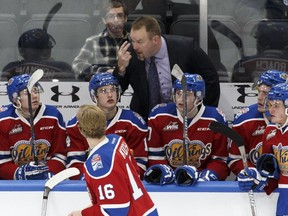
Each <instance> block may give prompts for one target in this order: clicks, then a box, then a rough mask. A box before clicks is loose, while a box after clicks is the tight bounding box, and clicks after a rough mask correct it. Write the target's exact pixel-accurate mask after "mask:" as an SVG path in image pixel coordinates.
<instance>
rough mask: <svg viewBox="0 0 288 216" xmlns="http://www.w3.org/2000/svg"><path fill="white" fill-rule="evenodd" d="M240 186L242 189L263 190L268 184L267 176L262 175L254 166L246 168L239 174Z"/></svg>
mask: <svg viewBox="0 0 288 216" xmlns="http://www.w3.org/2000/svg"><path fill="white" fill-rule="evenodd" d="M237 180H238V186H239V188H240V189H241V190H242V191H246V192H247V191H249V190H253V191H262V190H263V188H264V187H265V186H266V183H267V178H266V177H263V176H261V175H260V173H259V172H258V171H257V169H256V168H254V167H249V168H245V169H244V170H241V172H240V173H239V174H238V176H237Z"/></svg>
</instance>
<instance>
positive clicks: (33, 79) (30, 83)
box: [27, 69, 44, 165]
mask: <svg viewBox="0 0 288 216" xmlns="http://www.w3.org/2000/svg"><path fill="white" fill-rule="evenodd" d="M43 74H44V71H43V70H42V69H38V70H36V71H35V72H34V73H33V74H32V75H31V77H30V78H29V80H28V83H27V90H28V106H29V122H30V127H31V140H30V144H31V147H32V154H33V157H34V161H35V165H38V158H37V153H36V144H35V128H34V116H33V110H32V99H31V94H32V89H33V86H34V85H35V84H36V83H37V82H38V81H39V80H40V79H41V78H42V76H43Z"/></svg>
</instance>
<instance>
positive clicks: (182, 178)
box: [174, 165, 199, 186]
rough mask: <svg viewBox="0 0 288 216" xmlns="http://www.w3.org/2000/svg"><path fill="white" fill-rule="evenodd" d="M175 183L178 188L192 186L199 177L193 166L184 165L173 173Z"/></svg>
mask: <svg viewBox="0 0 288 216" xmlns="http://www.w3.org/2000/svg"><path fill="white" fill-rule="evenodd" d="M174 175H175V183H176V184H177V185H179V186H189V185H194V184H195V183H196V182H197V180H198V177H199V172H198V171H197V169H196V168H195V167H194V166H188V165H184V166H181V167H178V168H177V169H176V170H175V171H174Z"/></svg>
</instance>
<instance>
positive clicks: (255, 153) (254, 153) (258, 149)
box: [248, 142, 262, 165]
mask: <svg viewBox="0 0 288 216" xmlns="http://www.w3.org/2000/svg"><path fill="white" fill-rule="evenodd" d="M261 153H262V142H259V143H258V144H257V145H256V146H255V148H253V149H251V151H250V152H249V154H248V156H249V159H250V162H251V163H252V164H254V165H256V162H257V160H258V158H259V157H260V154H261Z"/></svg>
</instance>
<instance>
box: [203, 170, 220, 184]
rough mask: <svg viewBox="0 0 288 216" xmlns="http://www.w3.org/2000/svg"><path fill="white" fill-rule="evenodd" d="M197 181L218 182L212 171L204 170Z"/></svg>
mask: <svg viewBox="0 0 288 216" xmlns="http://www.w3.org/2000/svg"><path fill="white" fill-rule="evenodd" d="M198 181H202V182H203V181H218V175H217V174H216V173H215V172H213V171H212V170H208V169H204V170H202V171H201V173H200V176H199V180H198Z"/></svg>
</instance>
